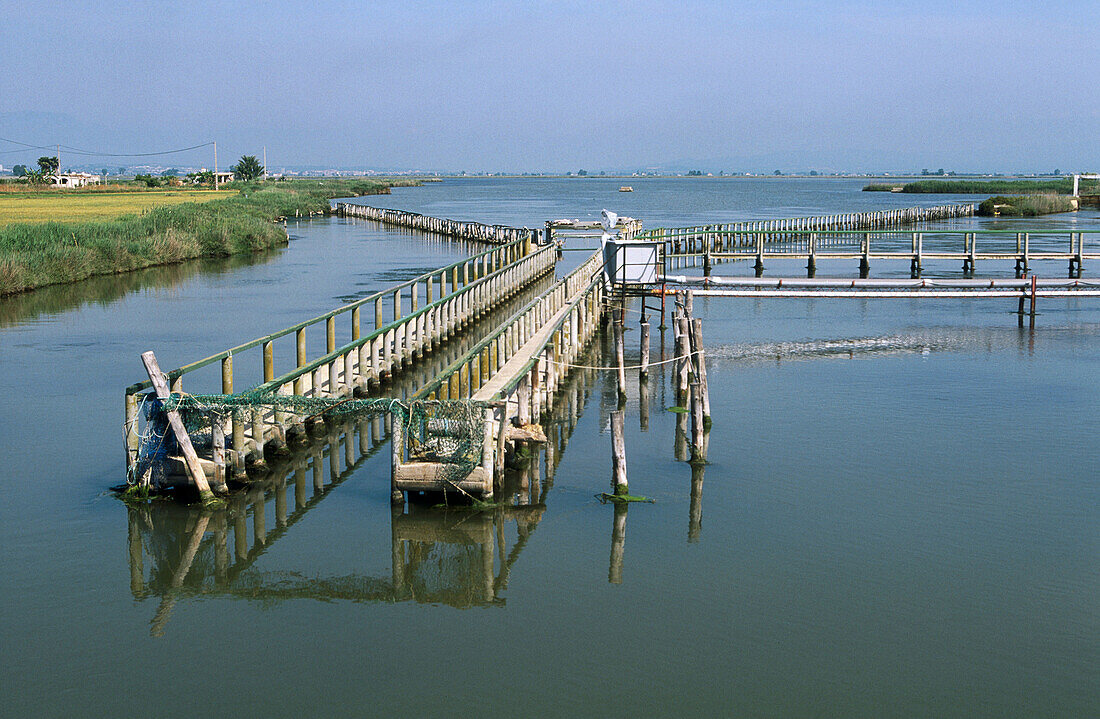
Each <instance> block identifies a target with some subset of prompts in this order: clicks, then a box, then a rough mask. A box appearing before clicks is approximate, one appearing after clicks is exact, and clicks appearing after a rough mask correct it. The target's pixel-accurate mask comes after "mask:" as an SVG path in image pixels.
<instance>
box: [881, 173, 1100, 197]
mask: <svg viewBox="0 0 1100 719" xmlns="http://www.w3.org/2000/svg"><path fill="white" fill-rule="evenodd" d="M897 187H900V188H901V190H900V192H907V193H913V194H918V195H985V194H992V193H996V194H1021V195H1023V194H1035V193H1052V194H1058V195H1068V194H1070V193H1071V192H1073V178H1070V177H1063V178H1060V179H1057V180H918V181H916V182H907V183H905V184H904V185H898V184H887V183H881V182H876V183H872V184H870V185H867V186H865V187H864V188H863V191H864V192H896V191H898V190H895V188H897ZM1082 187H1083V185H1082Z"/></svg>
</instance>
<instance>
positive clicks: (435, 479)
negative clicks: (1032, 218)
mask: <svg viewBox="0 0 1100 719" xmlns="http://www.w3.org/2000/svg"><path fill="white" fill-rule="evenodd" d="M341 207H342V208H343V209H342V210H341V212H342V213H343V214H345V215H347V216H364V217H367V216H368V215H370V216H369V217H368V219H378V218H379V217H386V218H388V220H380V221H391V224H396V225H401V226H408V227H415V228H416V229H420V230H423V231H426V232H436V233H439V234H443V235H449V236H455V237H461V238H463V239H476V240H478V241H484V242H490V243H496V242H500V241H503V242H504V243H503V244H500V245H496V246H494V247H492V248H491V249H488V250H484V251H482V252H479V253H477V254H475V255H473V256H471V257H469V258H467V259H465V260H462V261H460V262H456V263H453V264H451V265H447V266H446V267H441V268H439V269H436V270H433V271H431V272H428V273H425V274H423V275H421V276H419V277H416V278H414V279H412V280H409V281H407V282H403V283H401V284H399V285H396V286H394V287H391V288H389V289H386V290H384V291H381V292H377V293H374V294H372V295H370V296H368V297H365V298H363V299H361V300H358V301H356V302H353V303H350V304H348V305H345V306H343V307H340V308H337V309H335V310H333V311H331V312H328V313H325V314H323V315H321V316H318V317H315V318H313V319H310V320H307V321H305V322H302V323H299V324H297V325H295V326H293V327H289V328H286V329H284V330H281V331H279V332H276V333H273V334H270V335H266V336H264V337H260V338H257V339H254V340H251V341H249V342H246V343H243V344H241V345H238V346H237V347H234V348H231V349H228V350H225V351H223V352H220V353H217V354H215V355H212V356H210V357H207V358H205V359H202V360H199V361H198V362H194V363H191V364H189V365H185V366H183V367H180V368H177V369H174V370H171V371H169V372H167V373H164V377H163V379H164V382H165V384H166V385H168V386H170V393H171V396H176V397H179V396H182V394H181V393H183V392H185V391H194V390H193V389H192V388H191V387H190V385H188V387H187V389H186V390H185V388H184V378H185V377H187V376H189V375H191V374H192V373H195V372H198V371H201V370H203V369H204V368H207V367H211V368H214V367H219V366H220V370H221V375H220V376H221V383H220V395H219V396H233V395H234V392H235V389H239V385H241V384H248V385H250V387H251V390H250V392H251V393H253V394H254V396H265V397H269V398H271V397H274V398H293V397H301V398H311V399H313V400H318V399H323V400H326V401H329V402H331V403H332V404H331V405H325V406H326V407H327V406H336V405H338V404H341V403H346V402H349V401H353V398H379V399H385V401H386V402H393V403H397V404H396V405H395V404H387V405H386V406H387V407H389V409H387V410H385V411H386V412H388V413H389V415H390V417H389V420H388V422H389V429H388V430H387V433H388V436H389V438H390V448H391V450H390V451H391V497H392V499H393V501H394V503H395V504H398V503H403V501H404V498H405V495H406V494H407V493H409V492H443V493H445V494H446V493H447V492H454V493H458V494H462V495H467V496H469V497H472V498H474V499H483V500H484V499H491V498H493V497H494V496H495V494H496V492H497V491H498V489H499V487H500V482H501V478H502V477H503V475H504V468H505V464H506V457H507V456H509V455H510V454H511V453H512V451H513V448H515V447H518V446H520V445H522V444H524V443H536V444H539V443H543V442H545V441H546V439H547V437H546V432H545V429H544V428H543V427H542V426H541V425H540V419H541V418H542V417H543V416H544V415H545V414H546V413H547V412H548V411H549V410H551V409H553V407H554V405H555V403H556V402H558V401H559V399H558V390H559V388H560V387H561V386H562V384H563V382H564V381H565V380H566V378H567V377H568V376H569V374H570V372H571V370H573V369H574V368H575V367H576V365H577V358H578V355H579V354H580V353H582V352H583V351H585V348H586V346H587V345H588V343H589V342H590V341H591V340H592V338H593V337H594V336H595V334H596V333H597V331H598V330H599V329H600V327H601V326H602V321H603V319H604V317H605V315H606V313H607V311H608V308H609V306H610V305H613V304H614V302H613V301H612V297H611V295H610V294H609V293H610V292H611V288H612V285H611V284H610V280H609V278H608V275H607V274H605V271H604V270H605V267H604V263H605V254H604V251H603V250H601V251H598V252H595V253H594V254H592V255H591V256H590V257H588V258H587V259H586V260H584V261H583V262H582V263H581V264H580V265H579V266H578V267H577V268H576V269H574V270H572V271H571V272H569V273H567V274H566V275H565V276H563V277H561V278H555V277H554V276H553V274H552V273H553V271H554V269H555V267H556V262H557V258H558V252H557V247H556V244H555V243H554V242H553V234H554V233H555V232H575V233H580V234H589V235H591V234H593V233H597V232H601V233H602V229H601V228H600V226H599V225H598V224H597V223H593V222H587V221H576V220H559V221H552V222H550V223H547V225H546V228H547V234H546V236H545V239H548V240H550V242H544V243H542V244H538V243H536V242H535V239H536V234H537V233H536V232H534V231H531V230H527V229H523V230H517V229H515V228H495V229H494V227H493V226H488V225H478V224H477V223H458V222H453V221H450V220H438V219H437V218H427V217H424V216H421V215H412V214H411V213H396V211H390V210H377V209H375V208H368V207H366V206H363V205H346V204H345V203H341ZM971 211H972V207H969V206H964V205H949V206H941V207H938V208H909V209H907V210H895V211H885V212H883V213H862V214H846V215H833V216H829V217H824V218H800V219H795V220H771V221H764V222H761V223H734V224H732V225H711V226H705V227H690V228H669V229H659V230H652V231H649V232H642V231H641V223H640V222H638V221H637V220H633V219H631V218H619V220H618V221H617V224H616V227H617V229H618V234H619V238H620V240H622V239H623V238H624V237H625V238H626V241H627V242H628V243H629V241H630V240H637V241H638V242H639V243H643V244H647V246H652V245H656V246H658V247H659V248H660V251H658V252H653V253H650V254H647V255H646V256H647V257H649V256H652V257H654V258H657V261H658V262H659V263H660V273H659V275H654V276H655V277H658V281H657V283H656V284H654V283H650V284H649V285H638V286H635V287H633V288H632V290H633V292H634V293H635V294H651V295H652V294H657V295H661V296H663V295H664V294H665V292H666V288H667V285H669V284H673V285H677V284H678V285H683V286H689V285H694V286H697V287H698V285H700V284H701V285H702V287H699V289H698V290H697V292H698V294H713V295H728V296H756V297H764V296H777V297H778V296H832V294H830V293H844V294H843V296H867V297H887V296H916V295H923V294H932V293H934V294H935V295H936V296H941V297H943V296H969V297H981V296H998V297H1015V298H1019V308H1020V309H1019V312H1020V314H1021V318H1022V316H1023V314H1024V301H1025V298H1027V297H1030V299H1031V316H1032V321H1034V307H1035V299H1036V298H1037V297H1054V296H1069V295H1074V294H1076V295H1081V296H1092V295H1100V287H1094V286H1093V285H1091V284H1090V283H1088V282H1082V281H1080V280H1077V281H1075V283H1074V284H1064V283H1063V284H1056V283H1054V282H1053V281H1042V282H1039V281H1037V280H1036V278H1034V277H1031V278H1027V279H1024V278H1023V275H1025V274H1026V273H1027V272H1028V271H1029V269H1030V267H1031V265H1032V263H1034V262H1038V261H1045V260H1052V259H1057V260H1063V261H1068V262H1069V266H1070V273H1071V276H1072V275H1073V274H1075V273H1076V274H1077V275H1078V276H1079V275H1080V273H1081V269H1082V267H1083V265H1084V263H1085V261H1091V260H1094V259H1097V260H1100V252H1089V251H1086V247H1088V248H1090V249H1091V248H1094V247H1095V248H1097V249H1098V250H1100V243H1098V242H1095V241H1094V239H1095V238H1093V237H1092V235H1093V234H1094V233H1090V232H1069V233H1064V235H1063V236H1062V237H1061V238H1060V239H1059V238H1058V237H1055V236H1053V235H1051V234H1050V233H1045V234H1042V235H1038V234H1033V233H1004V232H999V233H998V232H954V233H952V232H946V231H940V230H936V231H927V232H926V231H922V230H916V231H911V232H900V231H897V230H869V229H858V230H857V229H856V228H866V227H867V226H868V225H869V224H870V225H874V226H877V225H886V226H891V225H892V224H893V223H901V222H913V221H920V220H922V219H941V218H943V217H950V216H962V215H964V214H967V213H969V212H971ZM355 213H365V214H362V215H360V214H355ZM374 213H381V214H377V215H376V214H374ZM391 213H392V214H391ZM609 222H610V220H609ZM876 223H877V224H876ZM829 227H837V228H842V229H824V228H829ZM471 228H474V229H471ZM478 228H480V229H478ZM486 228H489V229H486ZM807 228H810V229H807ZM490 230H491V231H490ZM506 231H507V232H506ZM926 236H927V237H932V238H934V242H931V243H928V244H926ZM1067 236H1068V248H1065V247H1063V248H1061V249H1059V248H1057V247H1055V245H1056V244H1057V243H1058V242H1064V241H1065V240H1066V239H1067ZM508 238H511V239H508ZM952 243H956V244H955V247H958V249H955V247H952ZM616 252H618V250H616ZM780 258H781V259H800V260H805V261H806V262H807V269H808V275H809V277H810V278H813V276H814V271H815V269H816V264H817V262H818V261H819V260H852V261H858V262H859V274H860V276H861V277H862V278H866V276H867V274H868V272H869V269H870V265H871V261H876V262H878V261H887V260H909V261H910V263H911V269H912V271H913V275H914V277H919V275H920V273H921V271H922V269H923V266H924V262H925V261H926V260H955V261H959V262H961V263H963V269H964V273H965V274H966V275H968V276H969V275H972V274H973V272H974V268H975V267H976V266H977V264H978V263H979V262H981V263H983V265H984V264H985V263H990V262H995V261H1009V262H1015V269H1016V274H1017V277H1020V278H1021V279H1018V280H972V281H970V284H965V285H960V284H957V283H956V284H955V285H951V282H952V281H951V280H942V281H941V280H925V279H918V280H916V282H917V283H919V284H910V285H901V284H898V283H899V282H901V281H896V280H892V281H875V280H866V279H863V280H843V281H840V280H838V281H836V282H833V281H830V280H820V281H817V284H813V283H812V282H811V283H810V284H804V285H801V286H800V285H798V283H797V282H796V281H794V280H791V279H779V280H763V279H755V278H754V280H748V279H740V280H738V279H736V278H715V277H711V276H710V269H711V266H712V263H716V262H727V261H740V260H744V261H750V260H751V261H753V262H754V264H755V267H756V274H757V276H758V277H759V275H761V274H762V272H763V267H764V261H765V260H772V259H780ZM700 261H701V262H702V264H703V268H704V276H703V277H701V278H700V277H688V276H676V275H671V274H669V272H668V270H669V269H674V268H677V267H688V266H698V264H699V263H700ZM754 281H755V284H753V282H754ZM616 282H619V280H616ZM738 282H740V284H738ZM769 283H774V285H773V284H769ZM784 283H786V285H785V286H784ZM844 283H846V284H844ZM890 283H893V284H890ZM615 286H616V287H619V285H615ZM625 289H626V288H625V286H624V287H623V290H624V292H625ZM616 292H617V293H618V292H619V290H618V289H616ZM906 293H907V294H906ZM688 296H689V297H690V294H689V295H688ZM838 296H839V295H838ZM616 301H618V300H616ZM663 305H664V302H663V301H662V308H661V319H662V326H663V320H664V307H663ZM687 305H689V306H690V300H688V301H687ZM371 315H373V317H371ZM687 316H688V317H690V309H689V310H688V312H687ZM1021 322H1022V319H1021ZM676 326H677V329H676V332H677V334H678V335H682V334H685V333H686V332H687V330H683V331H682V330H680V329H679V321H677V325H676ZM662 329H663V327H662ZM647 330H648V325H645V326H644V327H643V334H644V335H646V336H647V335H648V331H647ZM691 331H693V332H695V333H696V334H698V331H699V330H698V329H692V330H691ZM322 339H323V344H322V342H321V340H322ZM322 346H323V350H322V349H320V348H321V347H322ZM695 353H699V356H700V357H701V356H702V347H701V345H693V346H692V348H691V354H692V356H695ZM311 357H312V358H311ZM645 363H648V358H647V359H646V360H645ZM620 364H621V362H620ZM288 365H289V366H288ZM277 367H278V368H280V369H277ZM280 370H281V371H280ZM703 370H704V368H703V367H698V368H696V369H695V370H694V371H691V372H690V374H692V375H693V376H695V377H696V378H697V379H698V378H700V377H701V379H702V386H701V387H700V391H703V392H705V376H706V375H705V371H703ZM156 372H159V370H156ZM156 372H154V371H152V370H151V371H150V377H151V378H157V375H156ZM686 374H687V373H685V376H686ZM619 375H620V376H619V387H620V392H622V387H623V385H624V379H623V377H622V372H621V371H620V373H619ZM242 376H243V377H245V378H250V379H251V378H255V379H254V380H253V381H249V380H245V382H243V383H242V382H241V381H239V380H238V378H239V377H242ZM152 384H153V382H152V381H147V382H139V383H136V384H134V385H131V386H130V387H129V388H127V390H126V425H125V426H126V446H127V464H128V468H129V469H130V471H131V478H130V479H131V481H133V482H140V483H146V484H148V483H150V482H151V481H152V480H151V478H150V476H149V475H148V474H147V473H146V472H145V470H144V469H143V468H142V466H141V464H142V463H141V462H139V457H140V456H141V455H142V447H143V443H142V439H143V438H145V439H146V440H149V439H150V437H152V438H153V439H157V437H155V436H152V435H155V434H156V431H157V430H156V428H155V427H152V425H151V423H150V422H148V421H144V422H143V419H142V411H141V408H142V406H143V405H144V404H145V403H146V402H149V401H150V399H149V397H150V395H149V394H148V390H149V389H150V388H151V386H152ZM165 394H167V393H166V392H164V388H163V387H162V391H161V395H162V397H163V396H164V395H165ZM210 394H211V395H213V394H216V393H210ZM270 404H271V406H270V407H264V406H256V407H254V408H252V409H250V410H249V411H248V412H241V411H235V412H232V413H231V416H232V419H231V420H228V419H225V420H218V421H216V422H215V421H214V420H211V422H210V437H209V438H208V443H207V444H204V445H200V450H201V451H203V452H206V453H208V454H209V458H202V459H201V460H199V461H198V464H200V465H201V468H200V469H198V470H196V469H195V466H196V463H195V462H191V463H189V472H190V474H191V478H192V480H193V481H194V479H195V476H196V474H197V473H198V472H201V473H202V474H203V475H209V476H211V477H215V478H216V477H218V476H219V474H218V472H219V471H220V468H221V464H222V461H223V460H222V457H223V456H224V457H225V459H224V462H225V463H226V464H227V465H228V467H227V469H228V471H229V472H230V473H231V474H232V475H233V476H234V477H235V478H236V479H237V480H238V481H241V480H246V479H247V472H248V471H249V469H250V468H252V467H257V468H259V469H260V470H261V471H262V470H263V469H264V461H265V457H266V456H267V455H270V454H271V451H273V450H280V449H282V448H284V447H286V446H287V442H288V437H289V436H291V435H303V434H305V433H306V432H307V431H308V427H307V426H306V425H307V424H308V423H309V421H313V420H316V419H317V417H318V416H319V415H320V414H323V413H324V410H322V411H321V412H319V413H317V414H314V415H307V414H305V413H304V412H301V411H294V410H293V409H287V407H286V405H281V404H279V403H278V402H270ZM708 404H709V402H708ZM150 406H159V405H150ZM372 406H378V405H372ZM414 406H415V407H421V408H428V409H427V410H423V411H421V412H420V414H419V415H418V418H417V419H415V420H414V419H412V416H413V415H412V409H411V408H412V407H414ZM700 406H702V405H700ZM398 407H400V408H402V409H401V411H398ZM456 407H461V408H464V410H463V411H466V412H467V414H466V415H465V420H464V421H463V422H462V423H460V424H462V428H461V432H462V433H463V436H461V437H458V436H456V435H455V432H456V431H458V430H457V429H456V425H455V423H453V422H450V421H448V420H446V419H433V416H432V412H433V411H436V410H437V409H438V410H439V411H442V409H444V408H448V409H454V408H456ZM433 408H435V409H433ZM707 412H708V413H709V410H707ZM471 413H472V414H471ZM225 416H226V417H228V416H230V415H225ZM398 418H402V419H398ZM693 418H694V415H693ZM702 422H703V416H702V415H701V416H700V418H698V419H697V421H696V424H698V425H700V426H701V424H702ZM143 425H144V426H143ZM160 431H162V432H165V431H166V430H164V429H163V428H162V429H161V430H160ZM151 433H152V434H151ZM697 440H698V438H695V444H698V441H697ZM223 444H224V450H223V449H222V446H223ZM456 444H461V445H464V446H466V447H467V451H465V454H464V455H463V456H462V457H460V458H457V459H456V458H455V457H448V456H446V452H445V451H443V450H441V449H439V448H446V447H449V446H455V445H456ZM425 448H429V449H430V450H431V451H428V452H425ZM475 450H476V452H477V455H476V456H472V454H471V452H473V451H475ZM702 456H703V458H704V459H705V451H704V453H703V455H702ZM456 467H461V472H460V473H459V474H456V471H457V469H456ZM215 485H217V482H216V483H215Z"/></svg>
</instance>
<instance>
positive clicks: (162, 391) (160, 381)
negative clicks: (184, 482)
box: [141, 352, 214, 503]
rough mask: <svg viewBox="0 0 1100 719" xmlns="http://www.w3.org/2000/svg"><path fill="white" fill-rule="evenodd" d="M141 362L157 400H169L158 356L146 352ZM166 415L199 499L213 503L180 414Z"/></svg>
mask: <svg viewBox="0 0 1100 719" xmlns="http://www.w3.org/2000/svg"><path fill="white" fill-rule="evenodd" d="M141 361H142V363H143V364H144V365H145V371H146V372H147V373H148V374H149V381H150V382H152V383H153V389H154V390H156V393H157V398H158V399H159V400H161V401H162V402H163V401H165V400H167V399H168V396H169V395H170V394H171V392H169V390H168V381H167V380H166V379H165V376H164V373H163V372H161V371H160V365H158V364H157V358H156V355H154V354H153V353H152V352H145V353H143V354H142V355H141ZM165 414H166V415H167V416H168V425H169V426H170V427H171V428H172V432H173V433H174V434H175V435H176V441H178V442H179V445H180V450H181V451H182V452H183V459H184V462H185V463H186V465H187V473H188V474H189V475H190V476H191V481H192V482H193V483H194V484H195V488H196V489H197V490H198V491H199V498H200V499H202V501H203V503H206V502H211V501H213V500H214V493H213V492H212V491H210V484H209V483H208V482H207V481H206V471H205V470H204V469H203V468H202V464H200V463H199V455H198V454H196V453H195V447H194V446H193V445H192V444H191V436H190V435H188V434H187V430H186V429H185V428H184V426H183V420H182V419H180V413H179V412H177V411H175V410H172V411H171V412H166V413H165Z"/></svg>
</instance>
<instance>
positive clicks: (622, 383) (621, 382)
mask: <svg viewBox="0 0 1100 719" xmlns="http://www.w3.org/2000/svg"><path fill="white" fill-rule="evenodd" d="M612 323H613V326H614V329H615V363H616V376H617V378H618V388H619V400H620V401H621V400H622V399H623V398H625V397H626V369H625V367H624V365H625V361H624V353H625V351H624V348H623V323H622V320H621V319H619V318H618V317H616V318H614V319H612Z"/></svg>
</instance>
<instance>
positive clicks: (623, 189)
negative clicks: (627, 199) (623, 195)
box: [619, 185, 634, 192]
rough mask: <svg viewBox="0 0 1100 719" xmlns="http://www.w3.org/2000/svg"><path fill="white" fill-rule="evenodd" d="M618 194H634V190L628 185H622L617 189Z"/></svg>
mask: <svg viewBox="0 0 1100 719" xmlns="http://www.w3.org/2000/svg"><path fill="white" fill-rule="evenodd" d="M619 192H634V188H633V187H631V186H630V185H623V186H622V187H620V188H619Z"/></svg>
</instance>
